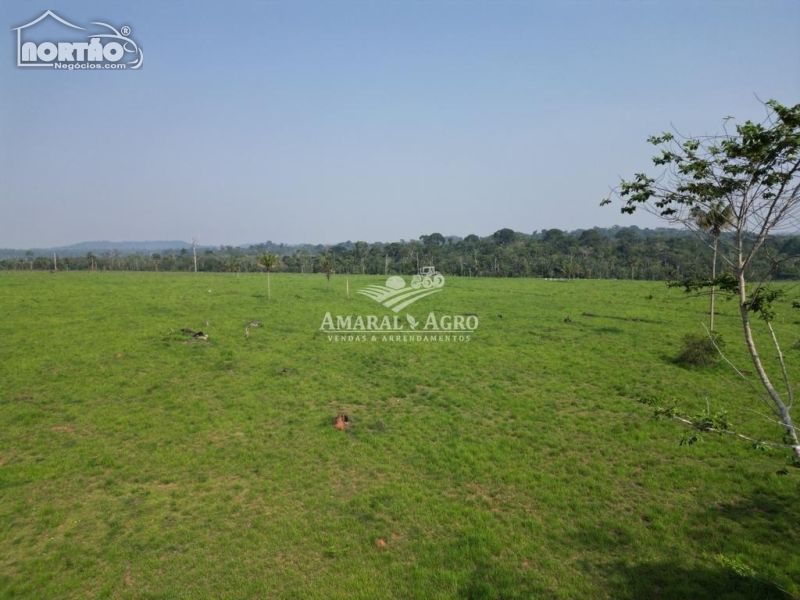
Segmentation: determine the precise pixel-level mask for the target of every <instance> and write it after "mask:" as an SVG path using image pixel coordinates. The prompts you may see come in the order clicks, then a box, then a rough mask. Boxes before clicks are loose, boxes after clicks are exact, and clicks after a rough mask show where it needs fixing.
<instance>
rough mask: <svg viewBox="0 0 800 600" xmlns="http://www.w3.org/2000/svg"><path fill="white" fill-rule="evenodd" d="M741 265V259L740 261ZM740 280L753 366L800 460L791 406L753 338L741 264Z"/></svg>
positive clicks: (743, 311)
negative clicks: (764, 361) (773, 377)
mask: <svg viewBox="0 0 800 600" xmlns="http://www.w3.org/2000/svg"><path fill="white" fill-rule="evenodd" d="M740 265H741V261H740ZM737 278H738V282H739V310H740V312H741V315H742V326H743V328H744V341H745V343H746V344H747V350H748V351H749V352H750V358H751V360H752V361H753V366H754V367H755V369H756V372H757V373H758V378H759V379H760V380H761V383H762V385H763V386H764V389H765V390H766V391H767V394H769V398H770V400H772V403H773V404H774V405H775V407H774V411H775V413H776V415H777V416H778V418H779V419H780V422H781V424H782V425H783V428H784V430H785V432H786V436H787V437H788V439H789V440H790V443H791V446H792V451H793V452H794V456H795V460H799V461H800V440H798V438H797V431H796V430H795V428H794V423H793V422H792V415H791V414H790V413H789V408H788V407H787V406H786V404H784V402H783V400H782V399H781V396H780V394H778V392H777V390H776V389H775V386H774V385H772V381H770V378H769V375H767V372H766V371H765V370H764V365H763V364H762V363H761V357H760V356H759V355H758V349H757V348H756V344H755V341H754V340H753V331H752V329H751V327H750V311H748V309H747V292H746V290H745V278H744V269H743V268H742V267H741V266H740V267H739V269H738V273H737Z"/></svg>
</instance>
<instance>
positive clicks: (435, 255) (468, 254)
mask: <svg viewBox="0 0 800 600" xmlns="http://www.w3.org/2000/svg"><path fill="white" fill-rule="evenodd" d="M729 235H730V234H729V233H726V232H725V231H716V230H713V229H712V230H711V231H707V232H706V233H702V234H696V233H692V232H689V231H685V230H675V229H670V228H656V229H642V228H639V227H637V226H631V227H619V226H615V227H610V228H599V227H595V228H593V229H585V230H576V231H569V232H568V231H563V230H561V229H543V230H541V231H534V232H533V233H530V234H527V233H522V232H518V231H514V230H512V229H500V230H498V231H496V232H495V233H493V234H492V235H489V236H486V237H479V236H477V235H468V236H466V237H464V238H461V237H455V236H444V235H442V234H441V233H431V234H427V235H422V236H420V238H419V239H418V240H400V241H398V242H391V243H380V242H378V243H367V242H363V241H356V242H351V241H347V242H343V243H340V244H335V245H328V246H325V245H287V244H276V243H273V242H266V243H264V244H253V245H250V246H246V247H245V246H220V247H215V248H209V247H203V248H198V250H197V270H198V271H204V272H241V273H247V272H261V271H263V269H264V265H263V264H261V263H260V261H259V259H260V257H261V256H262V255H263V254H264V253H268V254H274V255H275V257H276V258H275V262H274V264H270V269H269V270H270V271H272V272H285V273H325V274H327V275H330V274H331V273H339V274H345V273H348V274H370V275H412V274H416V273H417V272H419V270H420V268H422V267H424V266H429V265H433V266H435V267H436V269H437V270H438V271H439V272H440V273H443V274H444V275H447V276H463V277H543V278H563V279H574V278H588V279H640V280H685V279H692V278H699V277H707V276H708V273H709V270H710V265H711V264H712V256H713V251H714V250H713V248H714V246H715V245H717V242H718V246H719V252H721V253H724V252H725V248H726V237H727V236H729ZM767 250H768V251H767V252H763V253H760V254H759V260H758V261H756V262H755V263H754V264H753V265H752V266H751V268H752V269H753V270H754V273H755V274H756V275H757V276H758V275H771V276H772V277H773V278H774V279H784V280H786V279H792V280H800V235H776V236H772V237H771V238H770V239H769V240H767ZM262 262H263V261H262ZM0 269H5V270H21V269H28V270H54V269H56V270H81V271H86V270H96V271H194V269H195V266H194V257H193V253H192V251H191V250H189V249H186V248H182V249H179V250H164V251H162V252H152V253H146V252H142V253H123V252H120V251H116V250H112V251H105V252H88V253H86V254H82V255H71V256H55V257H54V256H52V255H41V254H37V253H36V252H35V251H30V250H29V251H15V252H14V255H11V256H9V255H6V256H5V257H4V258H3V259H2V260H0Z"/></svg>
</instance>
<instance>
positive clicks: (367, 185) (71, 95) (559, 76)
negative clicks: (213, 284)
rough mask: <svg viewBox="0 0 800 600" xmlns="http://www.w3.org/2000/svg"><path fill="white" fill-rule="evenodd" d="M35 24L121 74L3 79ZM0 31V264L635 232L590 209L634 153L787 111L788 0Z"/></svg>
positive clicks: (384, 4) (794, 29)
mask: <svg viewBox="0 0 800 600" xmlns="http://www.w3.org/2000/svg"><path fill="white" fill-rule="evenodd" d="M48 8H49V9H51V10H52V11H53V12H55V13H56V14H58V15H59V16H60V17H62V18H64V19H65V20H67V21H69V22H70V23H73V24H76V25H79V26H82V27H87V28H89V27H92V28H93V30H92V31H97V28H96V27H95V26H91V25H89V23H90V22H91V21H101V22H105V23H109V24H111V25H114V26H115V27H121V26H123V25H128V26H130V27H131V30H132V33H131V35H130V37H131V38H132V39H134V40H135V41H136V42H137V43H138V44H139V45H140V46H141V48H142V49H143V52H144V63H143V66H142V68H141V69H139V70H137V71H81V72H79V71H72V72H68V71H55V70H53V69H47V68H41V69H34V68H18V67H16V32H14V31H12V29H13V28H15V27H19V26H20V25H24V24H26V23H28V22H30V21H32V20H33V19H35V18H36V17H38V16H39V15H41V14H42V13H43V12H44V11H45V10H46V9H48ZM0 24H4V25H5V30H6V34H4V35H5V40H6V41H5V43H3V44H2V46H0V52H2V53H4V54H5V57H4V58H3V57H0V138H2V142H3V143H2V147H1V148H2V149H1V150H0V208H2V213H0V247H15V248H27V247H45V246H54V245H63V244H70V243H74V242H78V241H85V240H117V241H122V240H158V239H183V240H188V239H190V238H191V237H192V236H193V235H197V236H198V238H199V239H200V243H201V244H209V245H218V244H234V245H235V244H245V243H253V242H261V241H266V240H273V241H278V242H287V243H298V242H310V243H335V242H338V241H344V240H348V239H349V240H354V241H355V240H365V241H369V242H373V241H394V240H399V239H413V238H418V237H419V236H420V235H422V234H428V233H431V232H434V231H436V232H440V233H443V234H445V235H461V236H465V235H468V234H470V233H475V234H478V235H482V236H483V235H489V234H491V233H492V232H494V231H496V230H497V229H501V228H503V227H511V228H513V229H515V230H518V231H524V232H531V231H534V230H541V229H545V228H552V227H558V228H561V229H567V230H572V229H577V228H588V227H593V226H610V225H614V224H620V225H630V224H637V225H639V226H655V225H658V224H659V223H658V221H656V220H655V219H653V218H652V217H649V216H647V215H637V216H635V217H629V216H625V215H621V214H620V213H619V210H618V208H617V207H604V208H601V207H599V202H600V200H601V198H602V197H603V196H604V195H606V194H607V192H608V190H609V188H610V187H612V186H613V185H615V183H616V182H617V181H618V178H619V177H620V176H630V175H632V174H633V173H634V172H635V171H639V170H643V169H648V168H649V164H650V163H649V159H650V156H651V155H652V154H653V151H652V149H651V147H650V146H648V144H647V143H646V141H645V140H646V138H647V137H648V136H649V135H650V134H654V133H659V132H661V131H663V130H665V129H669V128H670V127H671V126H672V125H674V126H675V127H677V128H678V129H679V130H680V131H681V132H683V133H687V134H702V133H713V132H717V131H719V130H720V128H721V124H722V118H723V117H725V116H728V115H735V116H736V117H737V118H738V119H739V120H742V121H743V120H746V119H748V118H750V119H760V118H761V117H763V115H764V110H763V107H762V106H761V104H760V102H759V100H758V99H757V97H758V98H761V99H763V100H767V99H770V98H775V99H777V100H779V101H780V102H783V103H784V104H795V103H797V102H800V35H798V32H800V2H796V1H795V0H760V1H755V0H754V1H752V2H735V1H734V2H730V1H725V2H722V1H720V2H654V1H653V2H632V1H631V2H615V1H610V2H603V1H597V2H589V1H586V2H556V1H555V0H549V1H530V2H504V1H502V0H501V1H492V2H489V1H486V2H475V1H470V2H455V1H448V2H445V1H442V0H430V1H427V2H410V1H403V2H400V1H397V2H388V1H377V0H376V1H372V2H366V1H362V2H352V1H344V0H328V1H326V2H322V1H318V2H304V1H299V2H298V1H294V2H289V1H285V0H281V1H275V2H256V1H250V2H237V1H232V2H215V3H212V2H202V1H199V2H198V1H196V2H155V1H149V0H147V1H138V2H108V1H105V2H79V1H75V2H64V1H61V2H53V3H51V4H49V5H38V4H35V3H32V2H29V1H19V0H5V1H4V2H2V3H0ZM36 27H39V28H40V29H39V30H37V31H35V33H36V35H38V36H39V37H40V38H41V39H42V40H44V39H49V38H48V37H47V36H48V35H49V36H54V37H55V38H57V37H58V36H59V35H60V36H61V37H62V38H64V36H65V34H64V27H63V26H59V25H58V24H56V23H51V22H48V23H45V22H42V23H41V24H40V25H37V26H34V27H32V28H31V29H30V32H31V34H32V35H33V33H34V30H35V28H36ZM69 35H71V34H69ZM54 41H57V40H56V39H54ZM756 96H757V97H756Z"/></svg>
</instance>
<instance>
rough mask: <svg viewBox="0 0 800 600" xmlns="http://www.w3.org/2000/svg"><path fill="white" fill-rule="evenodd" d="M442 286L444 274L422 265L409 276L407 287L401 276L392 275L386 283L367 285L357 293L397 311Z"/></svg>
mask: <svg viewBox="0 0 800 600" xmlns="http://www.w3.org/2000/svg"><path fill="white" fill-rule="evenodd" d="M443 287H444V275H442V274H441V273H437V272H436V268H435V267H433V266H430V267H422V268H421V269H420V271H419V274H418V275H414V276H413V277H412V278H411V285H410V286H408V287H406V282H405V280H404V279H403V278H402V277H400V276H398V275H393V276H392V277H389V279H387V280H386V285H368V286H367V287H365V288H364V289H363V290H359V291H358V293H359V294H363V295H364V296H367V297H369V298H372V299H373V300H375V302H380V303H381V304H382V305H383V306H385V307H386V308H390V309H391V310H392V311H394V312H395V313H398V312H400V311H401V310H403V309H404V308H405V307H406V306H409V305H410V304H412V303H414V302H416V301H417V300H420V299H422V298H424V297H425V296H430V295H431V294H435V293H436V292H441V291H442V288H443Z"/></svg>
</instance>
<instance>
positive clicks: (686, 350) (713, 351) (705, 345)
mask: <svg viewBox="0 0 800 600" xmlns="http://www.w3.org/2000/svg"><path fill="white" fill-rule="evenodd" d="M711 336H713V339H712V337H709V336H708V335H699V334H696V333H689V334H687V335H686V337H684V338H683V349H682V350H681V353H680V354H679V355H678V356H677V358H676V359H675V362H676V363H678V364H679V365H684V366H692V367H709V366H711V365H714V364H716V363H717V361H718V360H719V351H718V350H717V347H718V348H720V349H721V348H722V346H723V341H722V336H721V335H719V334H717V333H712V334H711ZM715 344H716V346H715Z"/></svg>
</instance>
